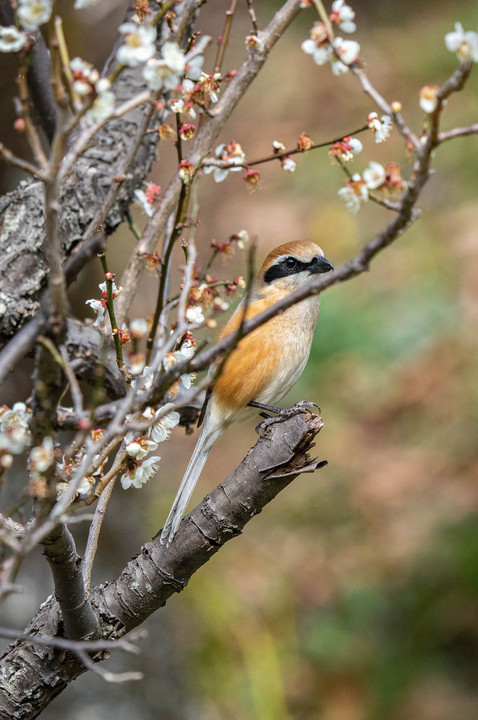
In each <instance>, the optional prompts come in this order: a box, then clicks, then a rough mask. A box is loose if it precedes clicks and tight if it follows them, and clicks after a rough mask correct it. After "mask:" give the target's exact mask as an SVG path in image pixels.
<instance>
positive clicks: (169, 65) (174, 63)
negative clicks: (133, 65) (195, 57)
mask: <svg viewBox="0 0 478 720" xmlns="http://www.w3.org/2000/svg"><path fill="white" fill-rule="evenodd" d="M161 55H162V57H161V58H160V59H158V58H151V59H149V60H148V62H147V63H146V65H145V66H144V68H143V77H144V79H145V80H146V82H147V83H148V87H150V88H151V90H161V89H162V88H164V89H165V90H174V88H175V87H176V86H177V85H179V83H180V82H181V78H182V76H183V75H184V72H185V69H186V58H185V56H184V53H183V51H182V50H181V48H180V47H179V45H178V44H177V43H175V42H167V43H165V44H164V45H163V47H162V48H161Z"/></svg>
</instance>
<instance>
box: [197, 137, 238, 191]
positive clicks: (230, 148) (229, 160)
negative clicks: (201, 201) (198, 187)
mask: <svg viewBox="0 0 478 720" xmlns="http://www.w3.org/2000/svg"><path fill="white" fill-rule="evenodd" d="M214 152H215V155H216V157H217V158H218V159H219V160H221V161H222V162H224V163H226V164H227V165H230V166H231V167H219V166H217V165H204V166H203V169H204V173H205V174H206V175H209V174H210V173H213V174H214V180H215V182H217V183H219V182H222V181H223V180H225V179H226V177H227V175H228V173H229V172H239V171H240V170H242V166H243V165H244V162H245V160H246V156H245V154H244V151H243V149H242V147H241V146H240V144H239V143H238V142H235V140H233V141H232V142H230V143H228V144H227V145H226V144H225V143H223V144H222V145H218V146H217V148H216V150H215V151H214ZM235 165H237V166H238V167H234V166H235Z"/></svg>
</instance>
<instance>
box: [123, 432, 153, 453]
mask: <svg viewBox="0 0 478 720" xmlns="http://www.w3.org/2000/svg"><path fill="white" fill-rule="evenodd" d="M124 442H125V450H126V452H127V453H128V455H129V456H130V457H133V458H134V459H135V460H142V459H143V458H145V457H146V455H147V454H148V453H150V452H152V451H153V450H156V449H157V447H158V443H157V442H153V441H152V440H148V439H147V438H145V437H135V434H134V433H133V432H129V433H127V434H126V436H125V439H124Z"/></svg>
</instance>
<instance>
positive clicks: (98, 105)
mask: <svg viewBox="0 0 478 720" xmlns="http://www.w3.org/2000/svg"><path fill="white" fill-rule="evenodd" d="M110 87H111V84H110V81H109V80H108V79H107V78H100V79H99V80H98V82H97V83H96V85H95V90H96V92H97V94H98V97H97V98H96V100H95V101H94V103H93V105H92V107H91V108H90V109H89V110H88V112H87V113H86V115H85V117H84V118H83V120H84V125H94V124H95V123H99V122H103V120H106V119H107V118H109V117H110V115H111V114H112V113H113V112H114V109H115V103H116V98H115V94H114V92H112V91H111V90H110V89H109V88H110Z"/></svg>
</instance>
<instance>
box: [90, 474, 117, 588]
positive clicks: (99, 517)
mask: <svg viewBox="0 0 478 720" xmlns="http://www.w3.org/2000/svg"><path fill="white" fill-rule="evenodd" d="M115 480H116V478H115V477H113V478H112V479H111V481H110V482H109V483H108V485H107V486H106V487H105V489H104V490H103V492H102V493H101V495H100V499H99V500H98V504H97V506H96V510H95V514H94V517H93V522H92V523H91V526H90V529H89V532H88V541H87V543H86V550H85V554H84V558H83V579H84V582H85V587H86V590H87V591H89V589H90V585H91V573H92V571H93V562H94V560H95V555H96V551H97V549H98V540H99V538H100V532H101V526H102V524H103V520H104V517H105V513H106V507H107V505H108V501H109V499H110V497H111V493H112V492H113V488H114V486H115Z"/></svg>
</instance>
